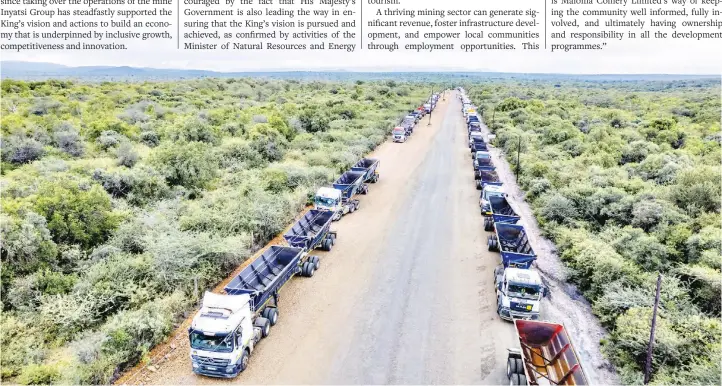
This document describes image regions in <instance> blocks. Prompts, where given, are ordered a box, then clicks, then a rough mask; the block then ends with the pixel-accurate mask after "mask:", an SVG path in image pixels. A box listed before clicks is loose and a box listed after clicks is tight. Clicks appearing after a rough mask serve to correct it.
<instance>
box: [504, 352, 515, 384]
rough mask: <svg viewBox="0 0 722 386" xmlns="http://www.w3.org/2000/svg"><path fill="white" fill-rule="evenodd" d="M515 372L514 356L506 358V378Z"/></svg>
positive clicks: (509, 377)
mask: <svg viewBox="0 0 722 386" xmlns="http://www.w3.org/2000/svg"><path fill="white" fill-rule="evenodd" d="M516 373H517V372H516V358H511V357H509V358H506V378H507V379H511V376H512V375H513V374H516Z"/></svg>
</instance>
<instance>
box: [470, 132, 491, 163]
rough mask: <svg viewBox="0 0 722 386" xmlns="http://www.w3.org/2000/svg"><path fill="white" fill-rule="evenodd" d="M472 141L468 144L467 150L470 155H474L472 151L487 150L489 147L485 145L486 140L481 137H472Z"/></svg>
mask: <svg viewBox="0 0 722 386" xmlns="http://www.w3.org/2000/svg"><path fill="white" fill-rule="evenodd" d="M472 139H473V142H472V143H471V146H469V150H471V157H472V158H473V157H474V153H476V152H477V151H489V147H488V146H487V145H486V142H485V141H484V139H483V138H479V137H474V138H472Z"/></svg>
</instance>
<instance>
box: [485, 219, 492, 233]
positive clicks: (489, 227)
mask: <svg viewBox="0 0 722 386" xmlns="http://www.w3.org/2000/svg"><path fill="white" fill-rule="evenodd" d="M492 229H493V228H492V225H491V221H489V217H486V218H485V219H484V230H485V231H487V232H489V231H490V230H492Z"/></svg>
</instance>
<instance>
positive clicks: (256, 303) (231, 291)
mask: <svg viewBox="0 0 722 386" xmlns="http://www.w3.org/2000/svg"><path fill="white" fill-rule="evenodd" d="M318 267H319V258H318V256H309V255H308V253H306V251H304V250H303V249H301V248H293V247H282V246H277V245H274V246H271V247H270V248H268V249H267V250H265V251H264V252H263V253H262V254H261V255H260V256H258V257H257V258H256V259H255V260H253V262H252V263H251V264H249V265H248V266H247V267H246V268H244V269H243V270H242V271H241V272H240V273H239V274H238V275H237V276H236V277H234V278H233V279H232V280H231V282H230V283H228V285H227V286H226V287H225V288H224V290H225V292H226V294H225V295H220V294H214V293H212V292H206V293H205V295H204V296H203V301H202V305H201V309H200V311H199V312H198V314H197V315H196V316H195V317H194V318H193V321H192V322H191V326H190V328H189V329H188V337H189V339H190V346H191V347H190V357H191V364H192V368H193V372H195V373H196V374H200V375H205V376H210V377H219V378H233V377H236V376H237V375H238V374H239V373H241V372H242V371H244V370H245V369H246V367H247V366H248V361H249V357H250V355H251V353H253V350H254V348H255V346H256V344H258V342H259V341H260V340H261V339H263V338H265V337H267V336H268V334H270V332H271V327H272V326H275V325H276V323H277V322H278V318H279V315H280V314H279V312H278V293H279V291H280V290H281V287H283V285H284V284H286V282H288V280H289V279H291V278H292V277H293V276H294V275H296V274H302V275H303V276H307V277H311V276H313V273H314V271H315V270H316V269H318Z"/></svg>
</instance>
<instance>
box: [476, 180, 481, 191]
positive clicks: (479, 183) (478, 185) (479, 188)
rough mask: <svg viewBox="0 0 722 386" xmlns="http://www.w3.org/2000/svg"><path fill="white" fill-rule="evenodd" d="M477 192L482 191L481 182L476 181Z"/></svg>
mask: <svg viewBox="0 0 722 386" xmlns="http://www.w3.org/2000/svg"><path fill="white" fill-rule="evenodd" d="M476 190H481V180H476Z"/></svg>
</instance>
